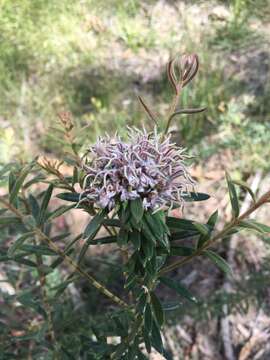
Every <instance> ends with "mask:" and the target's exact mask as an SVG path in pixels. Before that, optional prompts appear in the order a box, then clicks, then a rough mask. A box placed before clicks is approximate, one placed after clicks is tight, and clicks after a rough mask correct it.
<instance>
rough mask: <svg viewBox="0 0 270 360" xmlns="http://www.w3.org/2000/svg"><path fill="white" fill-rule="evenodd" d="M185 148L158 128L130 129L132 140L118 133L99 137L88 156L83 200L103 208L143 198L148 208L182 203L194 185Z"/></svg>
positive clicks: (145, 206) (144, 204)
mask: <svg viewBox="0 0 270 360" xmlns="http://www.w3.org/2000/svg"><path fill="white" fill-rule="evenodd" d="M187 157H188V156H187V155H186V154H185V149H183V148H179V147H177V146H176V145H175V144H173V143H171V142H170V136H167V137H166V138H165V139H163V140H162V138H161V135H159V134H157V132H156V131H154V132H152V133H149V134H148V133H147V132H146V131H139V130H137V129H129V142H128V143H125V142H123V141H121V139H120V138H119V137H118V136H115V137H114V138H111V137H109V136H107V137H105V138H99V139H98V141H97V143H96V144H95V145H94V146H92V147H91V148H90V149H89V151H88V153H87V157H86V161H85V164H84V170H85V172H86V176H85V180H84V191H83V192H82V194H81V200H80V201H89V202H91V203H94V204H95V205H96V206H98V207H100V208H108V209H109V210H111V209H113V208H114V207H115V206H116V204H118V203H121V202H125V201H127V200H133V199H136V198H139V197H140V198H141V199H142V202H143V206H144V208H145V209H157V208H160V207H168V206H170V205H172V204H174V203H177V204H182V202H183V195H184V194H186V193H187V192H188V191H189V188H190V187H193V186H194V181H193V180H192V178H191V177H190V175H189V173H188V171H187V168H186V166H185V159H186V158H187Z"/></svg>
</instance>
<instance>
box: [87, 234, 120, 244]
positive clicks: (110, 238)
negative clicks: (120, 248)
mask: <svg viewBox="0 0 270 360" xmlns="http://www.w3.org/2000/svg"><path fill="white" fill-rule="evenodd" d="M116 241H117V237H116V236H105V237H101V238H97V239H95V240H93V241H92V243H91V244H93V245H99V244H112V243H115V242H116Z"/></svg>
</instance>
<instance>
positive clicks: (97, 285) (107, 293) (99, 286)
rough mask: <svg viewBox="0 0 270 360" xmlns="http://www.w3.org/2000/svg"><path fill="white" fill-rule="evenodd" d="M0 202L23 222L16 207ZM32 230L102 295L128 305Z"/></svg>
mask: <svg viewBox="0 0 270 360" xmlns="http://www.w3.org/2000/svg"><path fill="white" fill-rule="evenodd" d="M0 202H2V204H3V205H4V206H5V207H6V208H8V209H9V210H10V211H12V212H13V213H14V214H15V215H16V216H17V217H18V218H20V219H21V220H22V222H23V220H24V216H23V214H22V213H21V212H20V211H19V210H18V209H16V208H15V207H14V206H13V205H12V204H10V203H8V202H7V201H6V200H5V199H3V198H0ZM33 230H34V231H35V233H36V234H37V235H38V236H39V237H40V238H41V239H42V240H44V241H45V242H46V243H47V244H48V245H49V247H50V249H51V250H53V251H55V252H56V253H57V254H58V255H59V256H61V257H62V258H63V259H64V261H65V262H67V263H68V264H69V265H70V266H71V267H72V268H73V269H74V270H75V271H76V272H77V273H79V274H80V275H81V276H83V277H85V278H86V279H87V280H88V281H89V282H90V283H91V285H92V286H94V287H95V288H96V289H98V290H99V291H100V292H101V293H102V294H103V295H105V296H107V297H108V298H110V299H111V300H112V301H113V302H115V303H116V304H117V305H119V306H122V307H128V305H127V304H126V303H125V302H124V301H123V300H121V299H120V298H119V297H118V296H116V295H114V294H113V293H112V292H110V291H109V290H108V289H107V288H106V287H105V286H103V285H102V284H100V283H99V282H98V281H97V280H96V279H95V278H94V277H93V276H91V275H89V274H88V273H87V272H86V271H84V270H82V269H81V267H80V266H79V265H77V264H76V262H75V261H74V260H73V259H72V258H71V257H69V256H68V255H66V254H65V253H64V252H63V251H62V250H61V249H59V248H58V246H56V245H55V244H54V242H53V241H52V240H51V239H50V238H49V237H48V236H47V235H46V234H44V233H43V232H42V231H41V230H40V229H39V228H38V227H35V226H34V227H33Z"/></svg>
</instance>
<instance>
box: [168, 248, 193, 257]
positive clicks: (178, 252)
mask: <svg viewBox="0 0 270 360" xmlns="http://www.w3.org/2000/svg"><path fill="white" fill-rule="evenodd" d="M193 252H194V249H193V248H191V247H187V246H172V247H171V251H170V255H172V256H190V255H192V254H193Z"/></svg>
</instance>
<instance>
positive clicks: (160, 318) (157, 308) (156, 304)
mask: <svg viewBox="0 0 270 360" xmlns="http://www.w3.org/2000/svg"><path fill="white" fill-rule="evenodd" d="M151 304H152V307H153V310H154V314H155V317H156V319H157V322H158V324H159V326H160V327H161V326H162V325H163V323H164V312H163V309H162V305H161V303H160V301H159V299H158V297H157V296H156V294H155V293H154V292H151Z"/></svg>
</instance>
